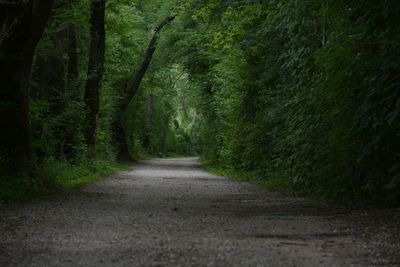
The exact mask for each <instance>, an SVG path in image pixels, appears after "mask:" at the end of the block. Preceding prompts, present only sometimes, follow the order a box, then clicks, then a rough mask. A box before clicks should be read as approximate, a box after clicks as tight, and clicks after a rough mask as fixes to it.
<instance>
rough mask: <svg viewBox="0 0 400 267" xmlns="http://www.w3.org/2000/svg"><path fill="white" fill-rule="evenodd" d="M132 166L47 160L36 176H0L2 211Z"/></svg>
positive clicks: (97, 161) (98, 162)
mask: <svg viewBox="0 0 400 267" xmlns="http://www.w3.org/2000/svg"><path fill="white" fill-rule="evenodd" d="M129 168H130V165H129V164H121V163H116V162H109V161H102V160H93V161H83V162H80V163H79V164H71V163H68V162H63V161H61V162H60V161H48V162H46V163H45V164H43V165H42V166H40V168H39V172H38V178H37V179H34V180H32V179H30V178H29V177H23V176H16V177H0V213H1V212H2V211H4V210H5V209H7V208H9V207H10V206H13V205H14V204H17V203H23V202H27V201H31V200H33V199H37V198H41V197H45V196H48V195H50V194H53V193H57V191H59V190H60V189H62V188H70V189H73V188H79V187H81V186H84V185H87V184H90V183H93V182H96V181H100V180H102V179H104V178H106V177H108V176H110V175H112V174H114V173H117V172H119V171H122V170H128V169H129Z"/></svg>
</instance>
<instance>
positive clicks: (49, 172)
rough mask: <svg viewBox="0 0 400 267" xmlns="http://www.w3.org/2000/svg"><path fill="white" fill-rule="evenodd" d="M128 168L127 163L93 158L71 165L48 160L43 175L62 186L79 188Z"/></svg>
mask: <svg viewBox="0 0 400 267" xmlns="http://www.w3.org/2000/svg"><path fill="white" fill-rule="evenodd" d="M127 169H129V165H128V164H120V163H115V162H108V161H101V160H94V161H84V162H82V163H80V164H77V165H73V164H70V163H67V162H50V163H48V164H46V165H44V168H43V171H42V172H43V174H42V176H43V177H51V179H52V180H53V181H55V183H56V184H57V185H59V186H61V187H64V188H79V187H81V186H84V185H86V184H89V183H93V182H96V181H99V180H102V179H104V178H106V177H107V176H110V175H112V174H114V173H117V172H118V171H121V170H127Z"/></svg>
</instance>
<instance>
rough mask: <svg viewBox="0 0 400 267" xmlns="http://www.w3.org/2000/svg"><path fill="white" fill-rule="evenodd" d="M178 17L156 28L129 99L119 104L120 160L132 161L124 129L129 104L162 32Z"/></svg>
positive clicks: (118, 137)
mask: <svg viewBox="0 0 400 267" xmlns="http://www.w3.org/2000/svg"><path fill="white" fill-rule="evenodd" d="M175 17H176V16H167V17H165V18H164V19H163V20H162V21H161V22H160V23H159V24H158V25H157V26H156V27H155V28H154V33H153V36H152V38H151V40H150V43H149V45H148V47H147V50H146V54H145V56H144V60H143V62H142V64H141V65H140V67H139V69H138V70H137V71H136V72H135V74H134V76H133V79H132V82H131V83H130V84H129V86H128V89H127V94H128V96H127V98H125V99H123V100H122V101H121V102H120V103H119V109H118V110H119V113H120V114H121V115H120V117H119V119H118V120H117V125H116V127H115V129H116V139H117V140H116V141H117V146H118V158H119V159H123V160H126V159H131V157H130V155H129V149H128V147H127V145H128V142H127V140H126V138H127V133H126V131H127V130H126V129H125V128H126V127H124V124H125V118H124V115H123V114H124V113H125V112H126V110H127V108H128V105H129V103H130V102H131V101H132V99H133V97H134V96H135V95H136V94H137V92H138V91H139V88H140V84H141V83H142V80H143V77H144V75H145V74H146V71H147V69H148V68H149V66H150V63H151V60H152V59H153V55H154V52H155V51H156V48H157V42H158V39H159V36H160V32H161V30H162V29H163V28H164V26H166V25H167V24H169V23H170V22H171V21H173V20H174V19H175Z"/></svg>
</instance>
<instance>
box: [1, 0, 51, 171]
mask: <svg viewBox="0 0 400 267" xmlns="http://www.w3.org/2000/svg"><path fill="white" fill-rule="evenodd" d="M19 2H20V3H1V4H0V8H1V13H2V14H0V15H1V16H0V26H1V30H0V53H1V54H0V80H1V83H2V85H1V86H2V90H1V92H0V99H1V102H0V113H1V115H0V123H1V127H0V128H1V136H0V140H1V145H0V146H1V154H0V157H1V160H3V161H6V162H7V163H8V166H7V168H8V172H11V173H20V174H32V170H33V166H34V164H33V158H32V144H31V138H30V118H29V75H30V70H31V65H32V60H33V55H34V51H35V48H36V45H37V43H38V42H39V40H40V38H41V36H42V34H43V31H44V28H45V26H46V22H47V20H48V17H49V14H50V10H51V6H52V4H53V0H31V1H28V2H26V1H25V2H22V1H19Z"/></svg>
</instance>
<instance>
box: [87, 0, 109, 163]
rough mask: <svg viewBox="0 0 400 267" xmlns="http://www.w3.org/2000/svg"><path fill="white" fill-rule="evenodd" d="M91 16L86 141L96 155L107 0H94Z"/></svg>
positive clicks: (91, 155) (91, 152) (90, 152)
mask: <svg viewBox="0 0 400 267" xmlns="http://www.w3.org/2000/svg"><path fill="white" fill-rule="evenodd" d="M91 10H92V11H91V12H92V13H91V17H90V35H91V42H90V52H89V67H88V74H87V82H86V89H85V104H86V109H87V124H88V125H87V134H86V142H87V145H88V148H89V157H91V158H93V157H94V156H95V150H96V139H97V138H96V132H97V126H98V117H99V112H100V89H101V84H102V80H103V72H104V53H105V27H104V15H105V0H92V6H91Z"/></svg>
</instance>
